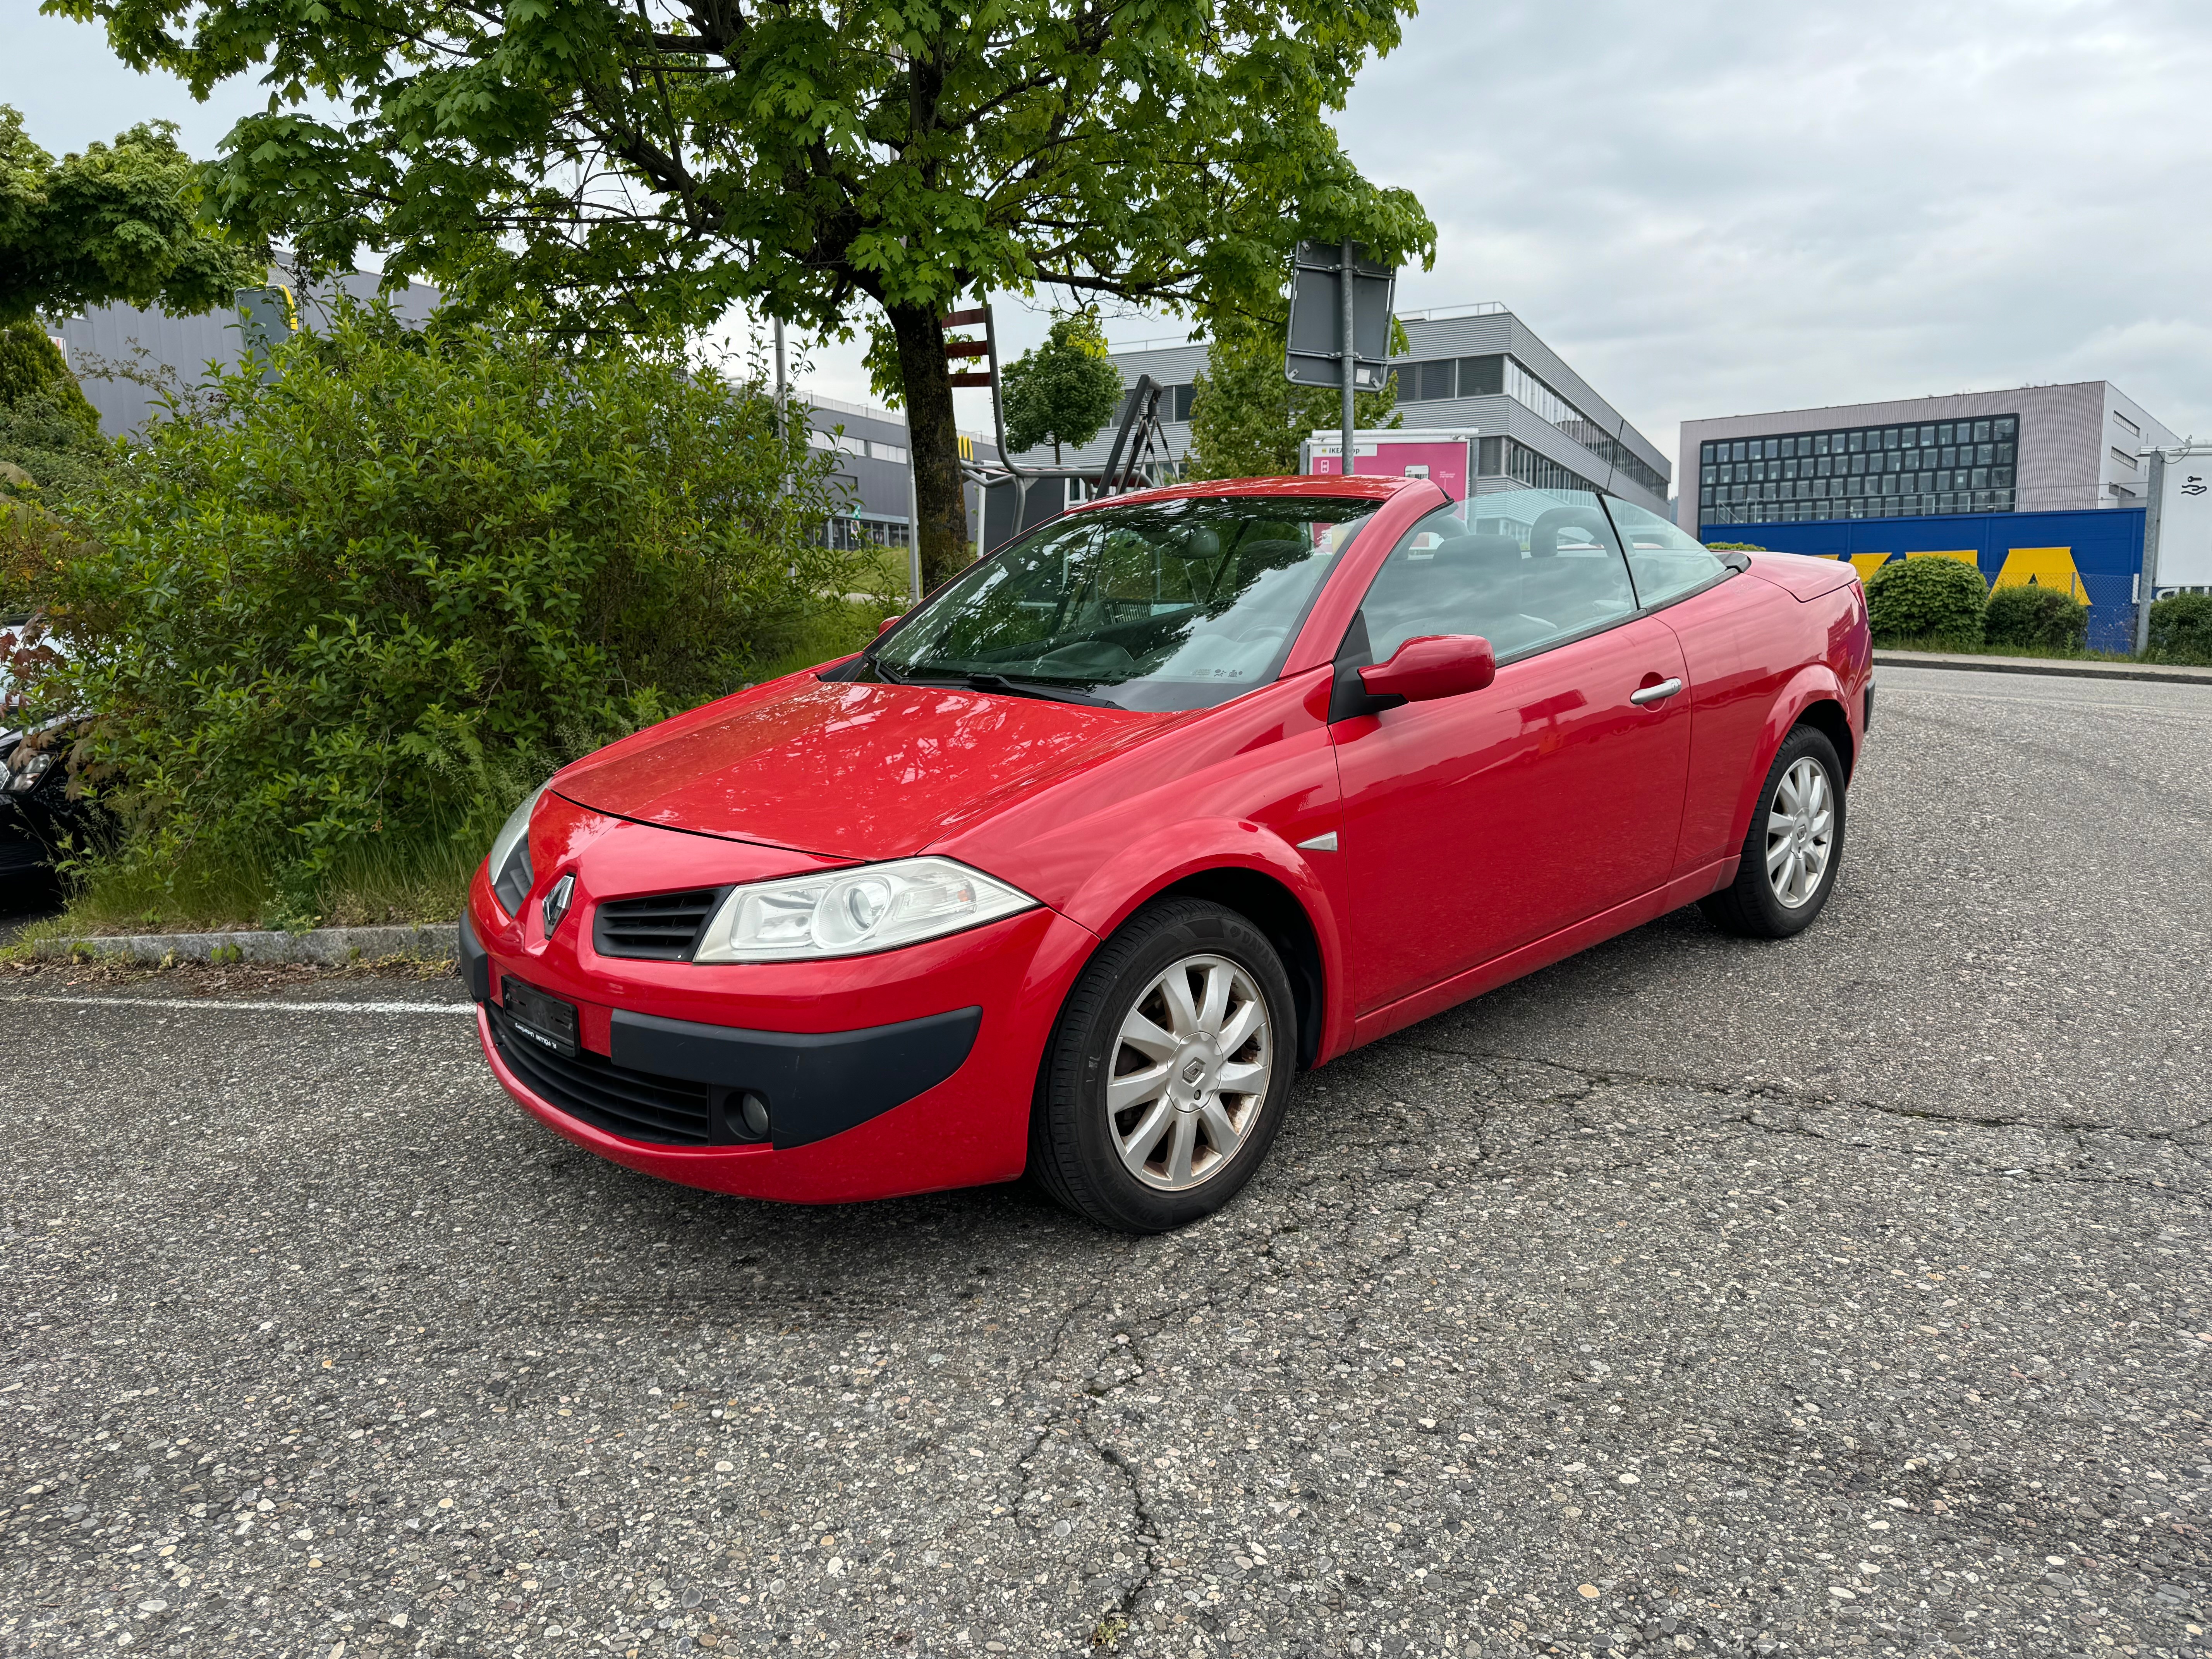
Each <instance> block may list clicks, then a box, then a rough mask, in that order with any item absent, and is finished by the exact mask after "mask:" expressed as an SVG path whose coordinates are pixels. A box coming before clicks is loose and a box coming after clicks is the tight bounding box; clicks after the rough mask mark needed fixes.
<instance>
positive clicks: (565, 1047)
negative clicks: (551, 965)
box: [500, 974, 576, 1060]
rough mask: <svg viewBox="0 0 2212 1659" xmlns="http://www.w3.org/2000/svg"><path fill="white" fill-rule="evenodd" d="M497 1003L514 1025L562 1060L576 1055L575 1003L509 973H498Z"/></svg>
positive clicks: (572, 1058) (571, 1058)
mask: <svg viewBox="0 0 2212 1659" xmlns="http://www.w3.org/2000/svg"><path fill="white" fill-rule="evenodd" d="M500 1006H501V1007H503V1008H505V1009H506V1010H507V1018H508V1019H510V1020H512V1021H513V1024H514V1029H515V1030H517V1031H519V1032H520V1033H521V1034H522V1035H523V1036H526V1037H527V1038H529V1039H530V1040H531V1041H532V1042H535V1043H538V1044H539V1045H540V1046H541V1047H544V1048H550V1049H551V1050H552V1051H553V1052H554V1053H555V1054H559V1055H560V1056H561V1057H562V1059H564V1060H574V1058H575V1057H576V1005H575V1004H574V1003H573V1002H563V1001H562V1000H561V999H560V998H558V997H555V996H548V995H547V994H545V993H544V992H543V991H541V990H539V989H538V987H536V986H534V985H526V984H524V983H523V982H522V981H520V980H519V979H517V978H515V977H514V976H513V975H512V974H502V975H500Z"/></svg>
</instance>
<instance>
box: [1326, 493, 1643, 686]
mask: <svg viewBox="0 0 2212 1659" xmlns="http://www.w3.org/2000/svg"><path fill="white" fill-rule="evenodd" d="M1635 612H1636V591H1635V589H1634V587H1633V586H1632V585H1631V583H1630V581H1629V578H1628V566H1627V564H1626V562H1625V561H1624V560H1623V558H1622V556H1621V551H1620V543H1619V541H1618V540H1616V539H1615V538H1614V536H1613V526H1612V525H1611V524H1610V523H1609V522H1608V521H1607V519H1606V516H1605V509H1604V507H1601V506H1600V505H1599V503H1598V498H1597V497H1596V495H1594V494H1591V493H1590V492H1589V491H1587V490H1579V489H1514V490H1505V491H1501V492H1500V493H1498V494H1497V495H1477V496H1474V497H1473V498H1472V499H1470V500H1468V501H1462V502H1459V503H1458V504H1457V505H1455V506H1453V507H1445V508H1443V509H1442V510H1440V511H1438V512H1436V513H1431V514H1429V516H1428V517H1427V518H1425V519H1423V520H1421V521H1420V522H1419V524H1417V525H1415V526H1413V528H1412V529H1411V530H1409V531H1407V532H1406V535H1405V537H1404V538H1402V539H1401V541H1400V542H1399V544H1398V545H1397V546H1395V547H1394V548H1392V549H1391V550H1390V556H1389V559H1387V560H1386V561H1384V562H1383V568H1381V569H1380V570H1378V571H1376V573H1375V580H1373V581H1372V582H1371V583H1370V584H1369V586H1368V589H1367V597H1366V599H1364V601H1363V602H1362V604H1361V606H1360V615H1361V617H1362V618H1363V619H1364V622H1365V623H1366V625H1367V639H1368V648H1369V649H1370V652H1371V653H1373V657H1374V660H1375V661H1376V662H1385V661H1388V660H1389V658H1390V656H1391V654H1392V653H1394V652H1395V651H1396V650H1397V648H1398V647H1400V646H1401V645H1403V644H1404V643H1405V642H1406V641H1407V640H1409V639H1414V638H1417V637H1419V635H1424V634H1476V635H1480V636H1481V637H1482V638H1484V639H1486V640H1488V641H1490V644H1491V648H1492V650H1494V651H1495V652H1497V653H1498V659H1499V660H1501V661H1503V660H1504V659H1508V658H1512V657H1525V656H1528V655H1529V654H1530V653H1533V652H1536V651H1541V650H1542V649H1544V647H1547V645H1553V644H1557V643H1559V641H1562V640H1566V639H1570V638H1573V637H1576V636H1578V635H1583V634H1588V633H1590V632H1592V631H1594V630H1595V629H1600V628H1603V627H1606V626H1608V625H1609V624H1611V623H1617V622H1621V621H1625V620H1626V619H1627V618H1628V617H1632V616H1633V615H1634V614H1635Z"/></svg>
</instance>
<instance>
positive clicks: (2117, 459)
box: [2112, 447, 2141, 472]
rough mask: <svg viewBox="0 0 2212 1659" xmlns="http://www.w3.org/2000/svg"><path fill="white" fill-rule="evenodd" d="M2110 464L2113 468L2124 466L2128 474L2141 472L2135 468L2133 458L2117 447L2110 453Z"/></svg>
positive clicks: (2134, 459)
mask: <svg viewBox="0 0 2212 1659" xmlns="http://www.w3.org/2000/svg"><path fill="white" fill-rule="evenodd" d="M2112 464H2113V465H2115V466H2124V467H2125V468H2127V470H2128V471H2130V472H2135V471H2140V470H2141V469H2139V468H2138V467H2137V466H2136V458H2135V457H2134V456H2132V455H2130V454H2129V453H2128V452H2127V451H2126V450H2124V449H2120V448H2118V447H2115V448H2114V449H2113V451H2112Z"/></svg>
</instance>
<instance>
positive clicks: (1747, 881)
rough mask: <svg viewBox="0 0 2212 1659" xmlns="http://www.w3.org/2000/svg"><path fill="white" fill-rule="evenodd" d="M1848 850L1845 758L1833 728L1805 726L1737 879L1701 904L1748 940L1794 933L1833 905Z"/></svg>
mask: <svg viewBox="0 0 2212 1659" xmlns="http://www.w3.org/2000/svg"><path fill="white" fill-rule="evenodd" d="M1843 851H1844V768H1843V763H1842V762H1841V761H1840V760H1838V758H1837V756H1836V746H1835V744H1832V743H1831V742H1830V741H1829V740H1828V736H1827V733H1826V732H1822V731H1820V730H1819V729H1818V728H1816V727H1814V726H1799V727H1797V728H1796V730H1795V731H1793V732H1790V735H1789V736H1788V737H1787V738H1784V740H1783V744H1782V749H1781V752H1780V753H1778V754H1777V755H1776V756H1775V757H1774V764H1773V765H1772V766H1771V767H1770V768H1769V769H1767V774H1766V783H1765V787H1764V788H1763V789H1761V790H1760V792H1759V805H1757V806H1756V807H1755V808H1754V809H1753V811H1752V815H1751V828H1750V829H1749V830H1748V832H1747V833H1746V835H1745V836H1744V840H1743V854H1742V856H1741V859H1740V860H1738V861H1737V864H1736V872H1735V880H1734V881H1733V882H1731V883H1729V885H1727V886H1726V887H1723V889H1722V890H1720V891H1719V892H1717V893H1715V894H1714V895H1713V896H1711V897H1710V898H1707V899H1703V900H1701V901H1699V908H1700V909H1702V910H1703V911H1704V912H1705V915H1707V916H1709V917H1711V919H1712V921H1714V922H1716V923H1717V924H1718V925H1719V926H1720V927H1722V928H1723V929H1725V930H1726V931H1727V932H1729V933H1737V934H1741V936H1742V937H1744V938H1746V939H1788V938H1789V937H1790V935H1791V934H1792V933H1802V932H1803V931H1804V930H1805V929H1806V928H1807V927H1810V926H1812V923H1813V918H1814V917H1815V916H1817V915H1820V910H1821V908H1822V907H1823V906H1825V905H1826V903H1827V902H1828V895H1829V893H1830V892H1832V890H1834V888H1835V884H1836V868H1837V866H1838V862H1839V860H1841V858H1842V856H1843Z"/></svg>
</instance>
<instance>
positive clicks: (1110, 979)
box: [1030, 899, 1297, 1233]
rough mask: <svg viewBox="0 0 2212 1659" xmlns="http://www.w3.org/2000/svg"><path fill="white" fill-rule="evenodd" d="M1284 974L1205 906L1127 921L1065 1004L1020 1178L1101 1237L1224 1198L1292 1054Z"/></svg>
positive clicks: (1256, 936) (1275, 1111)
mask: <svg viewBox="0 0 2212 1659" xmlns="http://www.w3.org/2000/svg"><path fill="white" fill-rule="evenodd" d="M1295 1021H1296V1015H1295V1013H1294V1012H1293V1009H1292V1003H1291V984H1290V977H1289V975H1287V974H1285V972H1284V970H1283V963H1282V959H1281V958H1280V957H1278V956H1277V955H1276V954H1275V950H1274V947H1273V945H1270V944H1268V942H1267V939H1266V937H1265V936H1264V935H1263V934H1262V933H1261V932H1260V930H1259V929H1258V928H1256V927H1253V925H1252V924H1251V923H1250V922H1249V921H1246V920H1245V919H1244V918H1243V916H1241V915H1237V913H1236V912H1235V911H1233V910H1230V909H1227V908H1224V907H1223V906H1221V905H1218V904H1211V903H1206V902H1199V901H1195V900H1187V899H1177V900H1170V901H1168V902H1164V903H1160V904H1156V905H1153V906H1152V907H1151V908H1148V909H1146V910H1142V911H1139V913H1138V914H1137V915H1135V916H1133V917H1132V918H1131V919H1130V920H1129V921H1128V922H1127V924H1126V925H1125V926H1124V927H1122V928H1121V931H1120V932H1119V933H1115V935H1114V937H1113V938H1112V939H1109V940H1108V941H1107V943H1106V944H1105V945H1104V946H1103V948H1102V949H1101V950H1100V951H1099V952H1098V954H1097V956H1096V957H1093V958H1092V959H1091V963H1090V965H1089V966H1088V967H1086V968H1085V969H1084V972H1083V976H1082V978H1080V979H1079V980H1078V981H1076V986H1075V989H1074V990H1073V992H1072V993H1070V994H1069V996H1068V999H1067V1006H1066V1007H1065V1008H1064V1009H1062V1010H1061V1011H1060V1024H1059V1026H1058V1028H1057V1029H1056V1030H1054V1034H1053V1041H1052V1047H1051V1049H1050V1050H1049V1052H1048V1054H1047V1055H1046V1059H1045V1067H1044V1073H1043V1076H1042V1079H1040V1086H1039V1090H1038V1099H1037V1103H1036V1110H1035V1112H1034V1113H1033V1115H1032V1116H1031V1120H1030V1171H1031V1173H1032V1174H1033V1175H1034V1176H1036V1179H1037V1180H1038V1182H1040V1184H1042V1186H1043V1187H1044V1188H1045V1189H1046V1190H1047V1191H1048V1192H1049V1193H1050V1194H1052V1195H1053V1196H1054V1198H1056V1199H1057V1200H1060V1202H1061V1203H1062V1204H1064V1205H1066V1206H1067V1207H1068V1208H1069V1209H1071V1210H1073V1211H1074V1212H1076V1213H1077V1214H1079V1215H1081V1216H1085V1217H1087V1218H1089V1219H1091V1220H1092V1221H1095V1222H1097V1223H1098V1224H1099V1225H1102V1226H1107V1227H1113V1228H1117V1229H1119V1230H1120V1231H1123V1232H1132V1233H1157V1232H1165V1231H1168V1230H1170V1228H1175V1227H1180V1226H1182V1225H1186V1224H1187V1223H1189V1222H1192V1221H1195V1220H1197V1219H1198V1218H1200V1217H1201V1216H1206V1215H1211V1214H1212V1212H1214V1211H1216V1210H1218V1209H1219V1208H1220V1207H1221V1206H1223V1205H1224V1204H1226V1203H1227V1202H1228V1201H1229V1200H1231V1198H1233V1197H1235V1196H1236V1194H1237V1191H1238V1190H1239V1189H1240V1188H1242V1187H1243V1185H1244V1183H1245V1182H1247V1181H1249V1180H1250V1179H1251V1178H1252V1175H1253V1172H1254V1171H1255V1170H1257V1169H1258V1168H1259V1167H1260V1164H1261V1162H1262V1161H1263V1160H1264V1159H1265V1158H1266V1157H1267V1147H1268V1146H1269V1144H1270V1143H1271V1142H1273V1139H1274V1138H1275V1131H1276V1129H1277V1127H1279V1125H1280V1124H1281V1122H1282V1118H1283V1111H1284V1107H1285V1103H1286V1102H1287V1100H1288V1097H1289V1095H1290V1090H1291V1073H1292V1070H1293V1055H1294V1054H1295V1051H1296V1049H1297V1029H1296V1024H1295Z"/></svg>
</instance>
